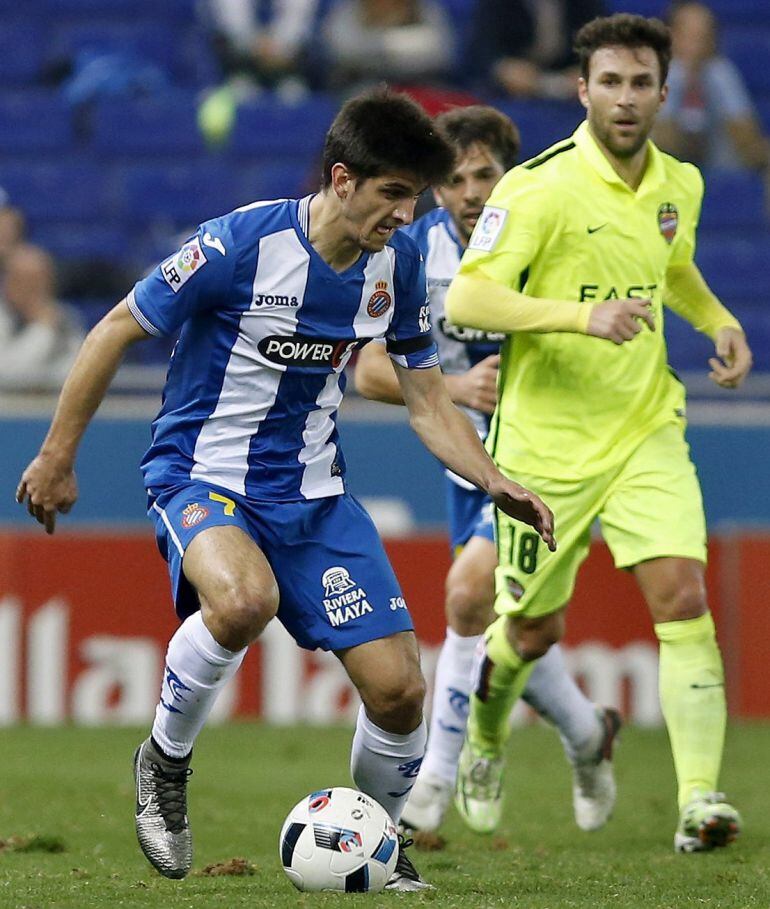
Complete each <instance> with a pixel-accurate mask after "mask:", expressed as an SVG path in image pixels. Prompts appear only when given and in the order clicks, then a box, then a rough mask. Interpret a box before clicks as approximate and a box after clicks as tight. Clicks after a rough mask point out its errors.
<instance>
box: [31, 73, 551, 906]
mask: <svg viewBox="0 0 770 909" xmlns="http://www.w3.org/2000/svg"><path fill="white" fill-rule="evenodd" d="M323 162H324V163H323V178H322V187H321V190H320V192H318V193H317V194H314V195H312V196H309V197H307V198H304V199H300V200H279V201H274V202H258V203H254V204H251V205H246V206H245V207H243V208H240V209H237V210H236V211H234V212H232V213H231V214H229V215H225V216H224V217H220V218H214V219H213V220H211V221H207V222H206V223H204V224H202V225H201V227H200V228H199V229H198V231H197V232H196V233H195V235H194V236H193V237H191V238H190V239H189V240H188V241H187V242H186V243H185V244H184V246H183V247H182V249H181V250H180V251H179V252H177V253H175V254H174V255H172V256H171V257H169V258H168V259H167V260H166V261H164V262H163V263H162V264H161V265H160V266H159V267H158V268H157V269H155V271H154V272H152V273H151V274H150V275H149V276H148V277H147V278H145V279H144V280H142V281H140V282H139V283H138V284H137V285H136V286H135V287H134V289H133V290H132V291H131V293H130V294H129V295H128V297H127V298H126V299H125V300H123V301H121V302H120V303H119V304H118V305H117V306H116V307H115V308H114V309H113V310H112V311H111V312H110V313H109V314H108V315H107V316H106V317H105V318H104V319H103V320H102V321H101V322H100V323H99V324H98V325H97V326H96V327H95V328H94V330H93V331H92V332H91V334H90V335H89V337H88V338H87V339H86V342H85V344H84V346H83V348H82V350H81V352H80V354H79V357H78V359H77V361H76V363H75V365H74V367H73V369H72V372H71V373H70V375H69V377H68V379H67V381H66V383H65V385H64V388H63V390H62V394H61V398H60V401H59V405H58V407H57V410H56V414H55V415H54V420H53V423H52V426H51V429H50V430H49V433H48V435H47V437H46V439H45V441H44V443H43V446H42V449H41V451H40V453H39V454H38V456H37V457H36V458H35V459H34V460H33V462H32V463H31V464H30V465H29V467H28V468H27V469H26V470H25V472H24V474H23V475H22V479H21V482H20V484H19V487H18V489H17V499H18V501H19V502H26V504H27V507H28V509H29V510H30V512H31V513H32V514H33V516H34V517H35V518H36V519H37V520H38V521H39V522H40V523H42V524H44V525H45V527H46V529H47V530H48V531H49V532H53V530H54V527H55V519H56V513H57V512H62V511H68V510H69V509H70V508H71V506H72V504H73V503H74V501H75V498H76V482H75V476H74V471H73V464H74V460H75V453H76V449H77V446H78V443H79V440H80V438H81V437H82V434H83V432H84V430H85V428H86V426H87V424H88V422H89V420H90V418H91V416H92V415H93V413H94V411H95V410H96V408H97V407H98V405H99V402H100V401H101V399H102V397H103V396H104V394H105V392H106V390H107V388H108V386H109V383H110V380H111V378H112V376H113V375H114V373H115V370H116V369H117V366H118V364H119V363H120V360H121V358H122V356H123V354H124V352H125V350H126V349H127V348H128V346H129V345H130V344H132V343H134V342H135V341H138V340H140V339H141V338H143V337H146V336H147V335H167V334H170V333H172V332H174V331H175V330H177V329H181V331H180V336H179V341H178V343H177V345H176V348H175V350H174V354H173V357H172V360H171V364H170V368H169V373H168V378H167V381H166V387H165V390H164V396H163V405H162V408H161V411H160V413H159V415H158V417H157V419H156V420H155V422H154V423H153V427H152V429H153V432H152V444H151V446H150V449H149V450H148V452H147V454H146V455H145V457H144V460H143V462H142V472H143V474H144V480H145V485H146V488H147V493H148V496H149V502H150V509H149V512H150V516H151V517H152V518H153V519H154V522H155V529H156V537H157V540H158V545H159V548H160V550H161V553H162V554H163V556H164V557H165V558H166V560H167V561H168V565H169V571H170V575H171V582H172V590H173V595H174V601H175V606H176V609H177V613H178V615H179V617H180V619H181V620H182V624H181V625H180V627H179V629H178V630H177V632H176V633H175V634H174V636H173V637H172V639H171V641H170V643H169V647H168V652H167V656H166V668H165V672H164V678H163V683H162V689H161V695H160V700H159V703H158V706H157V710H156V714H155V721H154V723H153V726H152V732H151V735H150V736H149V737H148V738H147V739H146V740H145V741H144V742H143V743H142V744H141V745H140V746H139V748H138V749H137V752H136V755H135V763H134V766H135V777H136V830H137V835H138V838H139V842H140V845H141V847H142V849H143V851H144V853H145V855H146V857H147V858H148V860H149V861H150V862H151V863H152V864H153V865H154V866H155V868H156V869H157V870H158V871H159V872H160V873H161V874H163V875H165V876H167V877H171V878H181V877H184V876H185V875H186V874H187V872H188V871H189V869H190V867H191V863H192V840H191V835H190V828H189V824H188V820H187V802H186V785H187V780H188V777H189V774H190V772H191V771H190V768H189V763H190V756H191V752H192V748H193V743H194V741H195V738H196V736H197V734H198V732H199V731H200V729H201V728H202V726H203V724H204V722H205V720H206V717H207V716H208V713H209V711H210V709H211V706H212V704H213V701H214V699H215V697H216V695H217V693H218V692H219V691H220V690H221V689H222V687H223V686H224V685H225V684H226V683H227V681H228V680H229V679H230V678H232V676H233V675H234V673H235V672H236V671H237V669H238V667H239V665H240V663H241V661H242V660H243V657H244V655H245V653H246V649H247V647H248V645H249V644H250V643H251V642H252V641H254V640H255V639H256V638H257V637H259V635H260V633H261V632H262V630H263V629H264V627H265V625H266V624H267V623H268V622H269V621H270V620H271V619H272V618H273V617H274V616H276V615H277V617H278V618H279V620H280V621H281V622H282V623H283V624H284V625H285V627H286V628H287V630H288V631H289V632H290V633H291V634H292V635H293V637H294V638H295V640H296V641H297V643H298V644H299V645H300V646H302V647H305V648H308V649H315V648H318V647H321V648H323V649H326V650H331V651H333V652H334V653H335V654H336V655H337V656H338V657H339V659H340V660H341V662H342V664H343V665H344V667H345V670H346V671H347V673H348V675H349V677H350V679H351V681H352V682H353V684H354V685H355V686H356V688H357V689H358V692H359V693H360V695H361V699H362V702H363V706H362V708H361V710H360V712H359V716H358V723H357V726H356V731H355V735H354V738H353V748H352V757H351V769H352V775H353V779H354V781H355V784H356V786H357V787H358V788H359V789H361V790H363V791H364V792H366V793H367V794H369V795H371V796H372V797H373V798H375V799H376V800H377V801H378V802H380V803H381V804H382V805H383V806H384V807H385V809H386V810H387V811H388V812H389V814H390V815H391V816H392V817H393V820H394V821H395V822H396V823H397V822H398V820H399V818H400V814H401V810H402V808H403V805H404V803H405V801H406V798H407V795H408V793H409V790H410V789H411V787H412V784H413V782H414V778H415V777H416V775H417V771H418V769H419V766H420V763H421V761H422V757H423V753H424V749H425V740H426V730H425V723H424V720H423V717H422V706H423V699H424V681H423V678H422V674H421V671H420V666H419V653H418V648H417V642H416V639H415V636H414V632H413V628H412V621H411V618H410V616H409V612H408V609H407V606H406V603H405V601H404V598H403V595H402V593H401V590H400V589H399V586H398V582H397V580H396V578H395V577H394V575H393V571H392V569H391V567H390V565H389V563H388V560H387V557H386V555H385V552H384V550H383V547H382V544H381V542H380V540H379V538H378V536H377V533H376V531H375V529H374V526H373V524H372V522H371V520H370V518H369V517H368V515H367V514H366V513H365V512H364V510H363V509H362V508H361V506H360V505H359V504H358V503H357V502H356V501H355V499H353V498H352V496H350V495H349V494H348V493H346V491H345V483H344V473H345V462H344V459H343V457H342V452H341V451H340V447H339V441H338V437H337V430H336V416H337V407H338V405H339V403H340V400H341V398H342V394H343V390H344V383H345V378H344V368H345V365H346V363H347V362H348V360H349V358H350V356H351V354H352V352H353V350H354V349H356V348H357V347H359V346H361V345H363V344H365V343H366V342H367V341H369V340H371V339H374V338H385V339H386V341H385V342H386V345H387V348H388V351H389V353H390V355H391V357H392V358H393V362H394V363H395V364H396V368H397V369H398V375H399V378H400V381H401V387H402V390H403V395H404V399H405V400H406V402H407V405H408V407H409V411H410V417H411V422H412V425H413V427H414V429H415V431H416V432H417V433H418V435H419V436H420V437H421V439H422V440H423V441H424V443H425V444H426V445H427V446H428V448H429V449H430V450H431V451H432V452H433V453H434V454H435V455H436V456H437V457H439V458H440V459H442V460H443V461H444V462H445V463H446V464H447V466H448V467H449V468H450V469H452V470H454V471H455V472H456V473H458V474H460V475H461V476H463V477H465V478H466V479H467V480H469V481H470V482H472V483H474V484H477V485H478V486H479V487H480V488H482V489H484V490H485V491H486V492H487V493H489V494H490V495H491V497H492V498H493V499H494V501H495V502H496V504H497V505H498V507H500V508H501V509H503V510H504V511H506V512H510V513H511V515H513V516H516V517H518V518H519V519H521V520H524V521H527V522H531V524H532V525H533V526H535V527H536V528H537V529H538V532H539V533H541V534H542V537H543V539H544V541H545V542H546V544H547V545H548V546H554V545H555V544H554V541H553V534H552V515H551V513H550V512H549V510H548V509H547V507H546V506H545V505H544V504H543V503H542V502H541V501H540V500H539V499H538V498H537V497H536V496H532V495H530V493H528V492H527V491H526V490H525V489H523V488H522V487H520V486H518V485H517V484H515V483H513V482H511V481H510V480H508V479H506V478H505V477H503V476H502V475H501V474H500V473H499V471H498V470H497V469H496V468H495V466H494V464H493V463H492V461H491V459H490V458H489V456H488V455H487V454H486V452H485V451H484V448H483V446H482V445H481V443H480V442H479V439H478V436H477V434H476V431H475V430H474V428H473V426H472V424H471V423H470V421H469V420H468V419H467V417H465V415H464V414H462V413H461V412H460V411H459V410H458V409H457V408H456V407H455V406H454V405H453V404H452V403H451V401H450V399H449V397H448V395H447V394H446V390H445V388H444V384H443V381H442V379H441V372H440V370H439V368H438V365H437V364H438V356H437V352H436V346H435V344H434V342H433V340H432V337H431V331H430V317H429V308H428V306H427V303H426V286H425V275H424V268H423V263H422V259H421V257H420V254H419V251H418V250H417V248H416V246H415V244H414V243H413V241H412V240H410V239H409V238H408V237H406V236H405V235H403V234H402V233H399V232H398V231H397V228H399V227H402V226H404V225H405V224H408V223H409V222H410V221H411V220H412V217H413V214H414V205H415V201H416V199H417V196H418V195H419V193H420V192H421V190H422V189H423V188H424V187H425V186H426V185H428V184H429V183H430V182H433V181H435V180H437V179H440V178H441V177H442V176H443V174H444V173H446V172H447V170H448V169H449V168H450V167H451V163H452V152H451V149H450V148H449V147H448V146H447V144H446V142H445V141H444V140H443V138H441V136H439V135H438V134H437V133H436V132H435V130H434V128H433V124H432V122H431V121H430V119H429V118H428V117H427V116H426V115H425V114H424V112H423V111H422V110H421V109H420V108H419V107H418V106H417V105H415V104H414V103H413V102H411V101H410V100H408V99H407V98H405V97H404V96H401V95H397V94H392V93H389V92H387V91H381V90H377V91H374V92H371V93H368V94H365V95H363V96H361V97H358V98H354V99H352V100H351V101H349V102H348V103H347V104H346V105H344V106H343V108H342V110H341V111H340V113H339V114H338V116H337V117H336V119H335V121H334V123H333V124H332V126H331V128H330V130H329V132H328V134H327V137H326V142H325V146H324V156H323ZM388 886H389V887H390V888H391V889H397V890H417V889H422V888H424V887H426V886H428V885H427V884H426V883H425V882H424V881H423V880H422V879H421V877H420V876H419V874H418V873H417V871H416V870H415V869H414V866H413V865H412V864H411V862H410V861H409V858H408V856H407V855H406V854H405V853H404V851H403V848H401V849H400V850H399V858H398V863H397V865H396V871H395V873H394V876H393V878H392V880H391V881H390V882H389V884H388Z"/></svg>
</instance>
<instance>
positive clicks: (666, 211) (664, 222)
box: [658, 202, 679, 243]
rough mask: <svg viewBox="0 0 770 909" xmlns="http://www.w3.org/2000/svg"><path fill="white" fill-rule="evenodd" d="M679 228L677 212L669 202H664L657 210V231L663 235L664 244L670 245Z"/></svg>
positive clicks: (674, 206)
mask: <svg viewBox="0 0 770 909" xmlns="http://www.w3.org/2000/svg"><path fill="white" fill-rule="evenodd" d="M677 227H679V211H678V210H677V207H676V205H673V204H672V203H671V202H664V203H663V204H662V205H661V206H660V207H659V208H658V229H659V230H660V232H661V233H662V234H663V237H664V239H665V241H666V243H671V242H672V241H673V239H674V237H675V236H676V229H677Z"/></svg>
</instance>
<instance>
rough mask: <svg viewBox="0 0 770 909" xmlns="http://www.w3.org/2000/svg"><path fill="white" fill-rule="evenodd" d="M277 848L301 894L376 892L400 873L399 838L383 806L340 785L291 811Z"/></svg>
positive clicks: (320, 793) (307, 800)
mask: <svg viewBox="0 0 770 909" xmlns="http://www.w3.org/2000/svg"><path fill="white" fill-rule="evenodd" d="M278 848H279V850H280V853H281V863H282V864H283V870H284V871H285V872H286V874H287V875H288V877H289V880H290V881H291V882H292V884H294V886H295V887H296V888H297V889H298V890H305V891H311V892H315V891H318V890H341V891H343V892H345V893H365V892H367V891H369V892H372V893H377V892H379V891H380V890H382V888H383V887H384V886H385V884H386V883H387V882H388V880H389V879H390V877H391V875H392V874H393V871H394V870H395V867H396V859H397V858H398V835H397V833H396V827H395V824H394V823H393V821H392V820H391V819H390V816H389V815H388V813H387V811H385V809H384V808H383V807H382V805H380V804H379V803H378V802H375V800H374V799H373V798H370V797H369V796H368V795H364V793H363V792H358V791H356V790H355V789H345V788H343V787H337V788H336V789H321V790H319V791H318V792H311V793H310V795H308V796H305V798H304V799H302V801H301V802H299V803H298V804H297V805H295V806H294V808H292V810H291V811H290V812H289V816H288V817H287V818H286V821H285V822H284V825H283V828H282V830H281V838H280V840H279V845H278Z"/></svg>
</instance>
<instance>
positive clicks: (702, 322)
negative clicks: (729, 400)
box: [665, 262, 753, 388]
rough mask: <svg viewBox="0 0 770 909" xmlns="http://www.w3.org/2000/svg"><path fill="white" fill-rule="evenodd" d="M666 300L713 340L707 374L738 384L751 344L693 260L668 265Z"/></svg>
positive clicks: (724, 384)
mask: <svg viewBox="0 0 770 909" xmlns="http://www.w3.org/2000/svg"><path fill="white" fill-rule="evenodd" d="M665 302H666V305H667V306H668V307H670V308H671V309H673V310H674V312H676V313H677V314H678V315H680V316H681V317H682V318H683V319H686V320H687V321H688V322H689V323H690V324H691V325H692V326H693V328H695V329H697V330H698V331H702V332H703V333H704V334H707V335H708V336H709V337H710V338H711V339H712V340H713V342H714V347H715V349H716V357H712V358H711V359H710V360H709V366H710V367H711V372H710V373H709V378H710V379H711V380H712V381H713V382H715V383H716V384H717V385H719V386H721V387H722V388H738V387H739V386H740V385H741V384H742V383H743V381H744V379H745V378H746V376H747V375H748V374H749V372H750V370H751V367H752V364H753V359H752V355H751V348H750V347H749V344H748V341H747V340H746V335H745V334H744V332H743V329H742V328H741V326H740V323H739V322H738V320H737V319H736V318H735V316H733V315H732V313H731V312H730V311H729V310H728V309H727V308H726V307H725V306H723V305H722V303H720V301H719V300H718V299H717V297H716V296H715V295H714V294H713V293H712V291H711V289H710V288H709V286H708V284H706V282H705V281H704V279H703V275H701V273H700V270H699V269H698V267H697V265H695V263H694V262H689V263H687V264H686V265H677V266H672V267H670V268H669V269H668V271H667V272H666V296H665Z"/></svg>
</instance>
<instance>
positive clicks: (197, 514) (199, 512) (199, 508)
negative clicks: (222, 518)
mask: <svg viewBox="0 0 770 909" xmlns="http://www.w3.org/2000/svg"><path fill="white" fill-rule="evenodd" d="M208 516H209V510H208V508H206V506H205V505H199V504H198V503H197V502H192V503H191V504H190V505H187V506H186V507H185V509H184V510H183V511H182V527H184V529H185V530H189V529H190V528H191V527H197V525H198V524H200V522H201V521H205V519H206V518H207V517H208Z"/></svg>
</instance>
